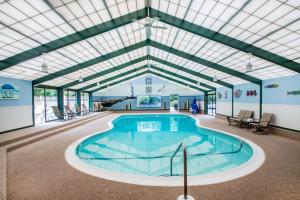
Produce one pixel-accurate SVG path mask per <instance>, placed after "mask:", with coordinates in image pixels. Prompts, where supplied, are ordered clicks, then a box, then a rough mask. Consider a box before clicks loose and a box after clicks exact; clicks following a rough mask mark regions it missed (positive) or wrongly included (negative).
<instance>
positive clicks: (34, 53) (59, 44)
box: [0, 8, 147, 71]
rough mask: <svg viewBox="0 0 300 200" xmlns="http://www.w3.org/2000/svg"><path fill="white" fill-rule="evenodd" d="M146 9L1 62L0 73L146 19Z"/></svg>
mask: <svg viewBox="0 0 300 200" xmlns="http://www.w3.org/2000/svg"><path fill="white" fill-rule="evenodd" d="M146 13H147V12H146V8H143V9H140V10H137V11H135V12H132V13H129V14H127V15H123V16H120V17H118V18H115V19H113V20H110V21H107V22H103V23H101V24H99V25H96V26H93V27H90V28H87V29H84V30H82V31H78V32H75V33H73V34H70V35H68V36H65V37H62V38H59V39H57V40H53V41H51V42H48V43H46V44H43V45H40V46H38V47H35V48H33V49H30V50H28V51H25V52H22V53H19V54H17V55H14V56H11V57H9V58H6V59H4V60H1V61H0V71H1V70H4V69H7V68H9V67H11V66H14V65H16V64H19V63H21V62H24V61H26V60H30V59H32V58H35V57H38V56H41V55H42V54H43V53H48V52H51V51H55V50H57V49H60V48H63V47H65V46H68V45H71V44H74V43H76V42H79V41H82V40H85V39H88V38H90V37H93V36H96V35H99V34H102V33H105V32H107V31H110V30H113V29H116V28H119V27H121V26H124V25H127V24H130V23H132V20H133V19H136V18H144V17H145V16H146Z"/></svg>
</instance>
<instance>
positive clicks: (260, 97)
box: [259, 84, 263, 118]
mask: <svg viewBox="0 0 300 200" xmlns="http://www.w3.org/2000/svg"><path fill="white" fill-rule="evenodd" d="M262 92H263V89H262V84H260V85H259V93H260V94H259V95H260V96H259V118H261V116H262V95H263V94H262Z"/></svg>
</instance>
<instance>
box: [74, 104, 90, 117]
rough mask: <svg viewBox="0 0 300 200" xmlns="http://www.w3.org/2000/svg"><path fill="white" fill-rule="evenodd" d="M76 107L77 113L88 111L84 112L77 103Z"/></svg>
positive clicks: (81, 113)
mask: <svg viewBox="0 0 300 200" xmlns="http://www.w3.org/2000/svg"><path fill="white" fill-rule="evenodd" d="M75 108H76V115H86V114H87V113H86V112H84V111H83V110H82V109H81V108H80V106H79V105H77V104H76V105H75Z"/></svg>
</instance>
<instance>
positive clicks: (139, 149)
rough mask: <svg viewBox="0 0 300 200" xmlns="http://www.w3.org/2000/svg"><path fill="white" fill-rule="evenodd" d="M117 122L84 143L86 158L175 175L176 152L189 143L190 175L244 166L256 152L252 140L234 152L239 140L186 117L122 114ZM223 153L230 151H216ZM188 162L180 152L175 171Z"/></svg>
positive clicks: (119, 168)
mask: <svg viewBox="0 0 300 200" xmlns="http://www.w3.org/2000/svg"><path fill="white" fill-rule="evenodd" d="M113 124H114V127H113V129H111V130H109V131H107V132H106V133H102V134H98V135H95V136H93V137H91V138H88V139H87V140H85V141H84V142H83V143H82V144H81V145H80V148H79V151H78V154H79V156H80V157H81V158H90V159H83V160H84V162H87V163H89V164H91V165H95V166H98V167H100V168H103V169H108V170H112V171H118V172H125V173H132V174H139V175H148V176H159V175H162V174H168V173H169V170H170V156H171V155H172V154H173V153H174V151H175V150H176V148H177V147H178V145H179V144H180V143H181V142H183V143H184V144H185V145H186V147H187V153H188V155H189V157H188V173H189V174H190V175H196V174H206V173H211V172H217V171H222V170H225V169H228V168H232V167H235V166H238V165H240V164H242V163H244V162H246V161H247V160H248V159H249V158H250V157H251V155H252V150H251V148H250V147H249V146H248V145H247V144H245V145H243V148H242V149H241V151H239V152H237V153H231V152H234V151H236V150H237V149H239V148H240V141H239V140H237V139H235V138H233V137H231V136H227V135H224V134H221V133H218V132H216V131H212V130H208V129H204V128H199V127H197V126H196V124H195V121H194V119H192V118H191V117H188V116H184V115H130V116H122V117H119V118H117V119H116V120H115V121H114V122H113ZM220 152H221V153H222V152H228V154H216V153H220ZM195 154H207V155H203V156H193V155H195ZM150 157H151V159H150ZM153 157H156V158H153ZM182 160H183V158H182V152H179V153H178V157H176V158H175V159H174V165H173V167H174V168H173V171H174V173H177V174H182V170H183V162H182Z"/></svg>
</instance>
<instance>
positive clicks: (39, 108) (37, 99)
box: [34, 88, 57, 124]
mask: <svg viewBox="0 0 300 200" xmlns="http://www.w3.org/2000/svg"><path fill="white" fill-rule="evenodd" d="M52 106H57V90H56V89H48V88H34V116H35V123H36V124H41V123H44V122H47V121H52V120H54V119H55V115H54V113H53V110H52Z"/></svg>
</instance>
